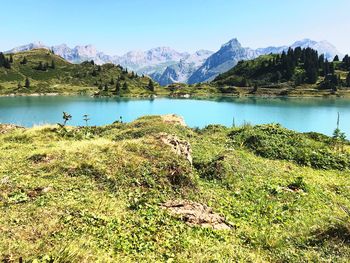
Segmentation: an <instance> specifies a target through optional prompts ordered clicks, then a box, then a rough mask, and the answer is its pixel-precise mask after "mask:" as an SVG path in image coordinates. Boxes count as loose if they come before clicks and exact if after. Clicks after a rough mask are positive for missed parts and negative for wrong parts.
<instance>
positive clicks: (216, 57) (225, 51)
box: [188, 39, 257, 84]
mask: <svg viewBox="0 0 350 263" xmlns="http://www.w3.org/2000/svg"><path fill="white" fill-rule="evenodd" d="M255 57H257V53H256V52H255V51H254V50H252V49H250V48H244V47H242V46H241V44H240V43H239V42H238V40H237V39H232V40H231V41H229V42H227V43H226V44H224V45H223V46H222V47H221V48H220V50H219V51H218V52H216V53H214V54H213V55H211V56H210V57H209V58H208V59H207V60H206V61H205V62H204V64H203V65H202V66H201V67H200V68H199V69H198V70H196V71H195V72H194V73H193V75H192V76H191V77H190V78H189V79H188V83H189V84H194V83H198V82H207V81H210V80H213V79H214V78H215V77H216V76H217V75H218V74H220V73H222V72H226V71H227V70H229V69H231V68H232V67H234V66H235V65H236V64H237V63H238V61H240V60H247V59H252V58H255Z"/></svg>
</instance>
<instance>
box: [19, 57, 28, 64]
mask: <svg viewBox="0 0 350 263" xmlns="http://www.w3.org/2000/svg"><path fill="white" fill-rule="evenodd" d="M27 63H28V60H27V58H26V57H24V58H23V59H22V61H21V64H22V65H25V64H27Z"/></svg>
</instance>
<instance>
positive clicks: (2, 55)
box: [0, 52, 6, 68]
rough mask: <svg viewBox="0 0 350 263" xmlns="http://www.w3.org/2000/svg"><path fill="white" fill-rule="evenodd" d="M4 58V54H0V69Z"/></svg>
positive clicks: (3, 63)
mask: <svg viewBox="0 0 350 263" xmlns="http://www.w3.org/2000/svg"><path fill="white" fill-rule="evenodd" d="M5 62H6V57H5V56H4V53H2V52H0V68H1V67H4V66H5Z"/></svg>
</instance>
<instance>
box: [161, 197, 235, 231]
mask: <svg viewBox="0 0 350 263" xmlns="http://www.w3.org/2000/svg"><path fill="white" fill-rule="evenodd" d="M161 207H162V208H164V209H166V210H168V211H169V212H170V213H171V214H173V215H177V216H181V218H182V220H183V221H185V222H186V223H187V224H188V225H190V226H201V227H209V228H213V229H217V230H230V229H231V228H232V226H231V224H229V223H228V222H227V221H226V219H225V218H224V217H223V216H220V215H219V214H217V213H214V212H213V209H212V208H210V207H208V206H206V205H203V204H200V203H196V202H192V201H187V200H179V201H176V200H171V201H168V202H166V203H164V204H162V205H161Z"/></svg>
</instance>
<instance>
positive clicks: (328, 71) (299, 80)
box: [213, 47, 350, 91]
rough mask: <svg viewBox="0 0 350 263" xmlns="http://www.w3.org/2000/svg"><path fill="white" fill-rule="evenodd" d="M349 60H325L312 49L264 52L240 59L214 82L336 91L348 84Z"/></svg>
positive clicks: (231, 84) (243, 85)
mask: <svg viewBox="0 0 350 263" xmlns="http://www.w3.org/2000/svg"><path fill="white" fill-rule="evenodd" d="M349 71H350V59H349V57H348V56H345V57H344V59H343V61H334V62H328V60H327V59H325V57H324V55H323V54H322V55H320V56H319V55H318V52H317V51H316V50H313V49H311V48H305V49H301V48H300V47H298V48H296V49H291V48H290V49H289V50H288V52H284V51H283V53H282V54H281V55H279V54H270V55H263V56H260V57H258V58H256V59H253V60H248V61H240V62H239V63H238V64H237V65H236V66H235V67H234V68H232V69H231V70H229V71H227V72H225V73H223V74H220V75H219V76H217V77H216V78H215V80H214V81H213V83H214V84H216V85H218V86H225V85H228V86H238V87H252V86H255V87H261V86H276V87H277V86H281V85H282V86H283V83H286V84H287V86H289V87H297V86H300V85H303V84H309V85H310V84H311V85H314V87H317V88H319V89H332V90H334V91H336V90H337V88H338V87H349V86H350V73H349Z"/></svg>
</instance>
